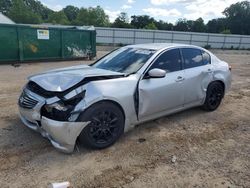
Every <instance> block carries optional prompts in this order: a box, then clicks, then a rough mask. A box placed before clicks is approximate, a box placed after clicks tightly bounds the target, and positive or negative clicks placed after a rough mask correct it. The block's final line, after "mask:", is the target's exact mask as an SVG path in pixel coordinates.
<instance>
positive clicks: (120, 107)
mask: <svg viewBox="0 0 250 188" xmlns="http://www.w3.org/2000/svg"><path fill="white" fill-rule="evenodd" d="M102 102H109V103H112V104H114V105H116V106H117V107H118V108H119V109H120V110H121V112H122V114H123V117H124V120H125V118H126V115H125V112H124V110H123V108H122V106H121V105H120V104H119V103H118V102H116V101H113V100H108V99H106V100H101V101H97V102H95V103H93V104H91V105H90V106H89V107H88V108H91V107H92V106H93V105H96V104H98V103H102ZM88 108H86V109H85V110H87V109H88ZM85 110H84V111H85ZM84 111H83V112H82V113H84ZM124 123H125V122H124Z"/></svg>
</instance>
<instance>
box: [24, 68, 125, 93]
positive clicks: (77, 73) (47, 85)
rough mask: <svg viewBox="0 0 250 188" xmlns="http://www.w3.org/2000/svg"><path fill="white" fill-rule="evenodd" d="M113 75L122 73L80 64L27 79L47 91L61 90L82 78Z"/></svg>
mask: <svg viewBox="0 0 250 188" xmlns="http://www.w3.org/2000/svg"><path fill="white" fill-rule="evenodd" d="M113 75H114V76H115V75H123V74H122V73H118V72H113V71H109V70H104V69H98V68H94V67H90V66H88V65H80V66H73V67H67V68H62V69H55V70H52V71H48V72H44V73H41V74H36V75H33V76H31V77H29V80H30V81H33V82H35V83H36V84H38V85H39V86H40V87H42V88H44V89H45V90H47V91H53V92H62V91H65V90H67V89H69V88H71V87H73V86H74V85H76V84H78V83H79V82H81V81H82V80H83V79H84V78H87V77H96V76H113Z"/></svg>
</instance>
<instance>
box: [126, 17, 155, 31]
mask: <svg viewBox="0 0 250 188" xmlns="http://www.w3.org/2000/svg"><path fill="white" fill-rule="evenodd" d="M131 19H132V20H131V23H130V24H131V25H132V26H133V27H134V28H136V29H143V28H145V27H146V26H147V25H148V24H151V23H154V22H155V19H154V18H151V17H150V16H147V15H142V16H131Z"/></svg>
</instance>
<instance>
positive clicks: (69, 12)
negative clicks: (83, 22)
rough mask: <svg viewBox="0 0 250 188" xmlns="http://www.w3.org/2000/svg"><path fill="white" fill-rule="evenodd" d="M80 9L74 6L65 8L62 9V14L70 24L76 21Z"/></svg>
mask: <svg viewBox="0 0 250 188" xmlns="http://www.w3.org/2000/svg"><path fill="white" fill-rule="evenodd" d="M79 11H80V9H79V8H77V7H74V6H71V5H69V6H66V7H65V8H64V9H63V12H64V13H65V15H66V16H67V18H68V20H69V21H70V22H72V21H73V20H75V19H76V17H77V15H78V13H79Z"/></svg>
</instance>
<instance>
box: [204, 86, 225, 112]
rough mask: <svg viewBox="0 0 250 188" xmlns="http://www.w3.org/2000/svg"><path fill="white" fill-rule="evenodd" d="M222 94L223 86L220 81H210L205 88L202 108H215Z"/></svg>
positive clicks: (209, 109)
mask: <svg viewBox="0 0 250 188" xmlns="http://www.w3.org/2000/svg"><path fill="white" fill-rule="evenodd" d="M223 96H224V87H223V85H222V84H221V83H220V82H212V83H211V84H209V86H208V88H207V94H206V99H205V102H204V104H203V106H202V108H203V109H204V110H206V111H214V110H216V109H217V108H218V107H219V106H220V103H221V100H222V98H223Z"/></svg>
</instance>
